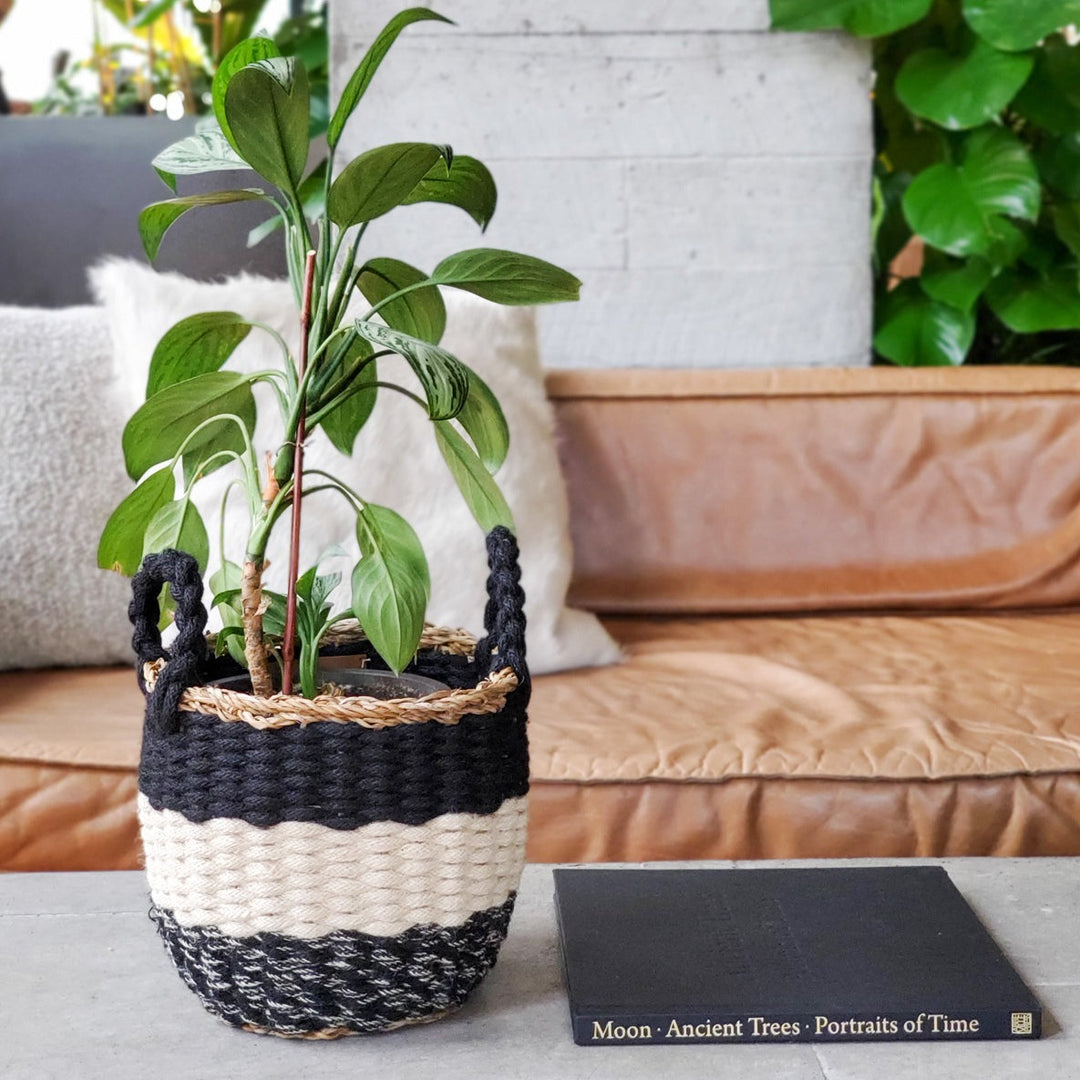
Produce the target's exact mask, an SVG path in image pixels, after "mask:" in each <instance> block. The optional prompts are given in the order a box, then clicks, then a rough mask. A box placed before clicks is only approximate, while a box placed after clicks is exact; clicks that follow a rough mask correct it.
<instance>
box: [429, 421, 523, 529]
mask: <svg viewBox="0 0 1080 1080" xmlns="http://www.w3.org/2000/svg"><path fill="white" fill-rule="evenodd" d="M435 440H436V442H437V443H438V444H439V450H440V451H441V453H442V456H443V458H444V459H445V460H446V464H447V465H448V466H449V467H450V472H451V474H452V475H453V477H454V481H455V483H456V484H457V486H458V490H459V491H460V492H461V494H462V497H463V498H464V499H465V504H466V505H467V506H468V508H469V511H470V512H471V513H472V516H473V517H474V518H476V520H477V523H478V524H479V525H480V528H481V529H483V530H484V532H485V533H489V532H491V530H492V529H494V528H495V526H496V525H504V526H505V527H506V528H508V529H510V530H511V531H513V528H514V516H513V514H511V513H510V507H509V506H508V505H507V502H506V499H505V498H504V497H503V493H502V492H501V491H500V490H499V486H498V484H496V483H495V481H494V480H493V479H492V478H491V474H490V473H489V472H488V471H487V469H486V468H485V467H484V463H483V462H482V461H481V460H480V458H479V457H478V456H477V454H476V451H475V450H473V448H472V447H471V446H470V445H469V444H468V443H467V442H466V441H465V440H464V439H463V438H462V437H461V436H460V435H459V434H458V432H457V429H456V428H455V427H454V425H453V424H451V423H449V422H448V421H445V420H443V421H439V422H438V423H437V424H436V425H435Z"/></svg>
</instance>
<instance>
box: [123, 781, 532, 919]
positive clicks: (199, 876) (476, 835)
mask: <svg viewBox="0 0 1080 1080" xmlns="http://www.w3.org/2000/svg"><path fill="white" fill-rule="evenodd" d="M527 803H528V799H527V796H522V797H521V798H515V799H507V800H506V801H505V802H504V803H503V804H502V806H500V807H499V809H498V810H496V811H495V812H494V813H493V814H444V815H442V816H441V817H437V818H433V819H432V820H431V821H428V822H425V823H424V824H423V825H402V824H399V823H398V822H393V821H380V822H375V823H373V824H371V825H364V826H362V827H361V828H358V829H353V830H351V831H343V830H339V829H331V828H329V827H328V826H326V825H318V824H314V823H311V822H301V821H286V822H282V823H281V824H279V825H272V826H269V827H266V828H260V827H259V826H255V825H249V824H247V822H245V821H240V820H239V819H236V818H213V819H212V820H210V821H207V822H204V823H202V824H198V823H196V822H192V821H188V820H187V818H185V817H183V816H182V815H181V814H178V813H176V812H175V811H173V810H155V809H154V808H153V807H152V806H151V805H150V802H149V800H148V799H147V798H146V797H145V796H144V795H142V794H140V795H139V800H138V808H139V823H140V825H141V827H142V837H143V846H144V848H145V851H146V876H147V878H148V880H149V883H150V893H151V896H152V897H153V900H154V903H155V904H156V905H158V906H159V907H162V908H167V909H168V910H170V911H171V912H172V913H173V916H174V917H175V919H176V921H177V922H178V923H180V924H181V925H184V926H213V927H216V928H217V929H219V930H220V931H221V932H222V933H223V934H228V935H230V936H232V937H248V936H250V935H252V934H257V933H259V932H261V931H272V932H274V933H279V934H289V935H291V936H293V937H302V938H313V937H321V936H322V935H324V934H329V933H331V932H332V931H334V930H353V931H357V932H360V933H366V934H376V935H379V936H386V937H391V936H394V935H397V934H400V933H402V932H403V931H404V930H407V929H408V928H409V927H410V926H415V925H418V924H421V925H422V924H435V925H439V926H458V925H460V924H461V923H463V922H465V920H466V919H468V917H469V916H470V915H472V914H473V912H475V911H481V910H485V909H487V908H492V907H496V906H497V905H499V904H502V903H503V902H505V900H506V899H507V897H508V896H509V895H510V893H511V892H512V891H513V890H515V889H516V888H517V886H518V882H519V880H520V878H521V871H522V867H523V865H524V862H525V829H526V824H527Z"/></svg>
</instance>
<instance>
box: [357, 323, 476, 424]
mask: <svg viewBox="0 0 1080 1080" xmlns="http://www.w3.org/2000/svg"><path fill="white" fill-rule="evenodd" d="M356 332H357V333H358V334H359V335H360V336H361V337H362V338H366V339H367V340H368V341H370V342H371V344H372V345H375V346H377V347H382V348H384V349H390V350H391V351H392V352H396V353H397V354H398V355H399V356H402V357H404V358H405V359H406V360H407V361H408V363H409V367H411V368H412V369H413V371H414V372H415V373H416V377H417V378H418V379H419V380H420V383H421V385H422V386H423V388H424V395H425V397H426V398H427V408H428V416H430V417H431V419H432V420H449V419H450V418H451V417H453V416H457V414H458V413H459V412H461V410H462V408H464V406H465V401H466V399H467V398H468V396H469V369H468V368H467V367H465V365H464V364H463V363H461V361H460V360H458V359H457V357H455V356H452V355H451V354H450V353H448V352H447V351H446V350H445V349H442V348H440V347H439V346H438V345H432V344H431V342H430V341H422V340H421V339H420V338H415V337H411V336H410V335H409V334H403V333H401V331H400V330H394V329H392V328H391V327H389V326H383V325H382V324H381V323H377V322H370V321H365V320H363V319H357V320H356Z"/></svg>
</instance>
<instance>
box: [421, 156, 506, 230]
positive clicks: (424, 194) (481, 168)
mask: <svg viewBox="0 0 1080 1080" xmlns="http://www.w3.org/2000/svg"><path fill="white" fill-rule="evenodd" d="M497 201H498V192H497V191H496V188H495V179H494V177H493V176H492V175H491V173H490V172H488V170H487V166H485V165H483V164H482V163H481V162H479V161H477V160H476V158H472V157H466V156H464V155H455V157H454V160H453V161H452V162H451V164H450V168H449V170H445V169H443V167H442V166H441V165H440V164H439V163H438V162H436V163H435V164H434V165H433V166H432V167H431V168H430V169H429V170H428V172H427V175H426V176H425V177H424V178H423V180H421V181H420V183H419V184H417V185H416V187H415V188H413V190H412V191H411V192H410V193H409V195H408V197H407V198H405V199H402V201H401V205H402V206H411V205H412V204H414V203H422V202H437V203H448V204H449V205H451V206H459V207H461V209H462V210H464V211H465V212H466V213H467V214H468V215H469V217H471V218H472V219H473V221H475V222H476V224H477V225H479V226H480V229H481V231H483V230H485V229H487V227H488V224H489V223H490V222H491V219H492V218H493V217H494V216H495V203H496V202H497Z"/></svg>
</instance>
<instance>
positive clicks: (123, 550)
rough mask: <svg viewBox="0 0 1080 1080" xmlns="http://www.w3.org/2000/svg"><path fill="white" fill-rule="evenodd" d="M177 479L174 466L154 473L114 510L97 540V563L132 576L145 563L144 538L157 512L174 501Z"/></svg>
mask: <svg viewBox="0 0 1080 1080" xmlns="http://www.w3.org/2000/svg"><path fill="white" fill-rule="evenodd" d="M175 489H176V481H175V479H174V477H173V473H172V469H158V471H157V472H155V473H151V474H150V475H149V476H148V477H146V479H145V480H143V482H142V483H141V484H139V486H138V487H137V488H136V489H135V490H134V491H133V492H131V494H130V495H128V496H127V498H125V499H124V501H123V502H122V503H120V505H119V506H118V507H117V508H116V509H115V510H114V511H113V512H112V514H111V515H110V517H109V520H108V522H107V523H106V525H105V530H104V532H102V534H101V541H100V542H99V543H98V551H97V564H98V566H100V567H101V569H102V570H115V571H116V572H117V573H118V574H124V575H126V576H127V577H131V576H132V575H133V574H134V573H135V572H136V571H137V570H138V569H139V566H140V565H141V563H142V558H143V538H144V537H145V536H146V530H147V527H148V526H149V525H150V522H151V520H152V519H153V517H154V515H155V514H156V513H157V512H158V511H159V510H160V509H161V508H162V507H163V506H164V505H165V504H166V503H170V502H172V498H173V495H174V494H175Z"/></svg>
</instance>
